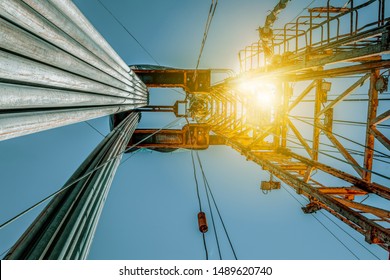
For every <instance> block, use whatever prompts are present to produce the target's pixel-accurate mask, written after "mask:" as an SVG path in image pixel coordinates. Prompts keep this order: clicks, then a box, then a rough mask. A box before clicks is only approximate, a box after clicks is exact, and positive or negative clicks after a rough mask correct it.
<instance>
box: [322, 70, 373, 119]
mask: <svg viewBox="0 0 390 280" xmlns="http://www.w3.org/2000/svg"><path fill="white" fill-rule="evenodd" d="M369 77H370V74H366V75H364V76H363V77H361V78H360V79H359V80H357V81H356V82H355V83H354V84H353V85H351V86H350V87H348V88H347V89H346V90H345V91H344V92H343V93H342V94H340V95H339V96H338V97H337V98H336V99H335V100H333V101H332V102H330V103H329V104H328V105H326V107H325V108H323V109H322V110H321V111H320V112H319V113H318V114H317V115H316V116H317V117H319V116H321V115H323V114H324V113H325V112H326V111H328V110H329V109H332V108H334V106H336V105H337V104H338V103H340V102H341V101H343V100H344V99H345V98H346V97H347V96H348V95H350V94H351V93H353V92H354V90H356V89H357V87H358V86H362V85H363V84H364V82H365V81H366V80H367V79H368V78H369Z"/></svg>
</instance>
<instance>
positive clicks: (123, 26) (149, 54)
mask: <svg viewBox="0 0 390 280" xmlns="http://www.w3.org/2000/svg"><path fill="white" fill-rule="evenodd" d="M97 1H98V2H99V3H100V5H102V7H103V8H104V9H105V10H106V11H107V12H108V13H109V14H110V15H111V16H112V17H113V18H114V19H115V21H116V22H117V23H119V25H120V26H122V28H123V29H124V30H125V31H126V32H127V34H129V35H130V36H131V38H133V39H134V41H136V42H137V44H138V45H139V46H140V47H141V48H142V49H143V50H144V51H145V52H146V53H147V55H148V56H149V57H150V58H151V59H152V60H153V61H154V62H156V63H157V65H160V63H158V62H157V60H156V59H155V58H154V57H153V55H152V54H151V53H150V52H149V51H148V50H147V49H146V48H145V47H144V46H143V45H142V44H141V42H140V41H138V40H137V38H135V36H134V35H133V34H131V32H130V31H129V30H128V29H127V28H126V26H125V25H124V24H123V23H122V22H121V21H120V20H119V19H118V18H117V17H116V16H115V15H114V14H113V13H112V12H111V11H110V10H109V9H108V8H107V6H106V5H104V4H103V3H102V2H101V1H100V0H97Z"/></svg>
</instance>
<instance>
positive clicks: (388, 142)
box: [371, 127, 390, 151]
mask: <svg viewBox="0 0 390 280" xmlns="http://www.w3.org/2000/svg"><path fill="white" fill-rule="evenodd" d="M371 133H372V135H374V136H375V138H376V139H377V140H378V141H379V142H381V144H382V145H383V146H385V147H386V148H387V149H388V150H389V151H390V139H389V138H387V137H386V136H385V135H383V134H382V133H381V132H380V131H379V130H378V129H376V128H375V127H371Z"/></svg>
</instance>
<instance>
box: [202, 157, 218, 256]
mask: <svg viewBox="0 0 390 280" xmlns="http://www.w3.org/2000/svg"><path fill="white" fill-rule="evenodd" d="M196 157H197V159H198V164H199V166H200V168H201V171H202V176H203V185H204V189H205V192H206V197H207V204H208V206H209V209H210V216H211V222H212V225H213V229H214V236H215V241H216V243H217V248H218V255H219V259H220V260H222V254H221V248H220V245H219V238H218V233H217V228H216V226H215V221H214V214H213V209H212V207H211V203H210V195H209V191H208V189H207V187H206V175H205V174H204V172H203V169H202V162H201V160H200V157H199V153H198V151H196Z"/></svg>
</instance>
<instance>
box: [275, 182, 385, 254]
mask: <svg viewBox="0 0 390 280" xmlns="http://www.w3.org/2000/svg"><path fill="white" fill-rule="evenodd" d="M282 186H283V185H282ZM283 188H284V190H285V191H286V192H287V193H288V194H289V195H290V196H291V197H292V198H294V199H295V200H296V201H297V202H298V203H299V204H300V205H301V206H304V204H302V203H301V202H300V201H299V200H298V199H297V198H296V197H295V196H294V195H293V194H292V193H291V192H290V191H288V190H287V189H286V188H285V187H284V186H283ZM301 197H302V196H301ZM303 198H305V199H307V198H306V197H303ZM360 203H361V202H360ZM319 213H320V214H322V215H323V216H325V217H326V218H327V219H328V220H329V221H331V222H332V223H333V224H334V225H335V226H337V227H338V228H339V229H340V230H342V231H343V232H344V233H345V234H347V235H348V236H349V237H350V238H352V239H353V240H354V241H355V242H356V243H358V244H359V245H360V246H362V247H363V248H364V249H365V250H366V251H367V252H369V253H370V254H371V255H373V256H374V257H375V258H376V259H378V260H379V259H380V258H379V257H378V256H377V255H376V254H375V253H374V252H372V251H371V250H370V249H369V248H367V247H366V246H364V244H362V243H361V242H360V241H359V240H357V239H356V238H355V237H353V236H352V235H351V234H350V233H349V232H347V231H346V230H345V229H343V228H342V227H341V226H340V225H338V224H337V223H336V222H335V221H333V220H332V219H331V218H330V217H328V215H325V213H323V212H322V211H319Z"/></svg>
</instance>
